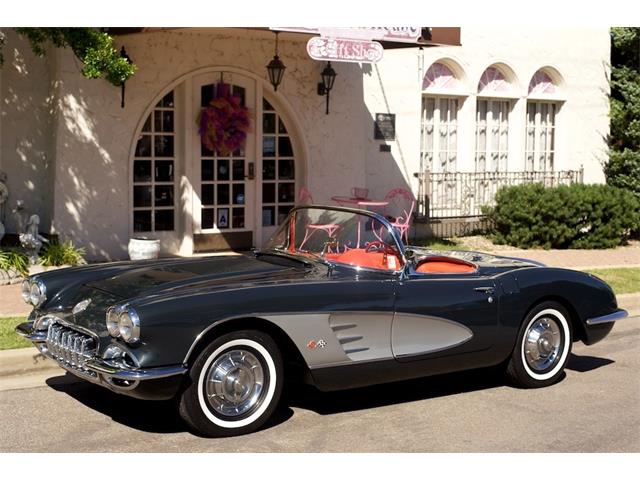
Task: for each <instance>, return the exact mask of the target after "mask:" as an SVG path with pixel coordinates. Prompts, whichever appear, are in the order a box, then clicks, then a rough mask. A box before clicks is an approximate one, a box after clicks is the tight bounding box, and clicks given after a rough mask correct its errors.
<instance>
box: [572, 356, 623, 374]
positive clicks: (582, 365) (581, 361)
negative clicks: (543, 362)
mask: <svg viewBox="0 0 640 480" xmlns="http://www.w3.org/2000/svg"><path fill="white" fill-rule="evenodd" d="M612 363H615V362H614V361H613V360H611V359H609V358H600V357H591V356H589V355H576V354H575V353H572V354H571V356H570V357H569V361H568V362H567V366H566V367H565V368H566V369H567V370H573V371H574V372H580V373H585V372H590V371H591V370H596V369H597V368H601V367H605V366H607V365H611V364H612Z"/></svg>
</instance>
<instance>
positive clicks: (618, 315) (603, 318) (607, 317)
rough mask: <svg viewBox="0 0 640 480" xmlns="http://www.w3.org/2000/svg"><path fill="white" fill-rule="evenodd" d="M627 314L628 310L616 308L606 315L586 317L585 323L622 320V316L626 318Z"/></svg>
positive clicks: (598, 323) (592, 323)
mask: <svg viewBox="0 0 640 480" xmlns="http://www.w3.org/2000/svg"><path fill="white" fill-rule="evenodd" d="M628 316H629V312H627V311H626V310H623V309H618V310H616V311H615V312H613V313H610V314H608V315H603V316H601V317H594V318H588V319H587V321H586V324H587V325H601V324H603V323H611V322H615V321H617V320H622V319H623V318H627V317H628Z"/></svg>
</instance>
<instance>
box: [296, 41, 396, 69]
mask: <svg viewBox="0 0 640 480" xmlns="http://www.w3.org/2000/svg"><path fill="white" fill-rule="evenodd" d="M382 52H383V48H382V45H380V44H379V43H378V42H370V41H365V40H353V39H348V38H327V37H312V38H310V39H309V41H308V42H307V53H308V54H309V56H310V57H311V58H313V59H314V60H330V61H336V62H359V63H376V62H378V61H379V60H381V59H382Z"/></svg>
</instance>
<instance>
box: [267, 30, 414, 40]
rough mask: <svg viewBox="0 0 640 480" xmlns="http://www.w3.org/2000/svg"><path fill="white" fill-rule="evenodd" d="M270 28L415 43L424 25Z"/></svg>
mask: <svg viewBox="0 0 640 480" xmlns="http://www.w3.org/2000/svg"><path fill="white" fill-rule="evenodd" d="M270 29H271V30H274V31H281V32H296V33H311V34H316V35H317V34H320V35H321V36H323V37H333V38H351V39H354V40H382V41H388V42H405V43H415V42H417V41H418V39H419V38H420V37H421V36H422V27H270Z"/></svg>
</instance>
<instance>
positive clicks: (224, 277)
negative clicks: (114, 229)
mask: <svg viewBox="0 0 640 480" xmlns="http://www.w3.org/2000/svg"><path fill="white" fill-rule="evenodd" d="M294 268H295V267H294V266H283V265H275V264H272V263H269V262H266V261H262V260H258V259H256V258H253V257H247V256H244V255H238V256H222V257H205V258H190V259H176V260H173V261H170V262H167V261H166V260H163V261H158V262H157V263H146V264H144V265H138V264H136V263H132V264H131V265H130V266H129V268H127V269H123V270H122V271H120V272H119V273H117V274H116V275H112V276H109V277H108V278H101V279H99V280H93V281H89V282H87V283H86V284H85V285H86V286H87V287H90V288H93V289H96V290H100V291H103V292H107V293H109V294H111V295H113V296H115V297H117V298H119V299H126V298H133V297H137V296H139V295H141V294H143V293H144V294H146V295H148V294H152V293H157V292H159V291H163V290H167V289H176V288H187V287H188V288H192V287H200V286H202V287H204V286H210V285H211V284H216V283H219V284H224V285H228V284H231V283H237V282H247V281H255V280H259V279H264V278H273V276H274V275H275V274H277V273H279V272H285V271H290V270H293V269H294Z"/></svg>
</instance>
